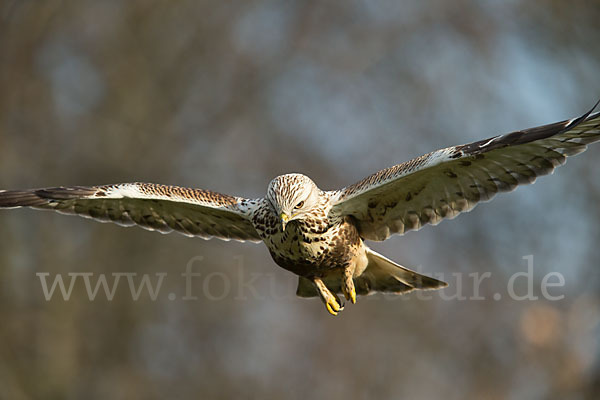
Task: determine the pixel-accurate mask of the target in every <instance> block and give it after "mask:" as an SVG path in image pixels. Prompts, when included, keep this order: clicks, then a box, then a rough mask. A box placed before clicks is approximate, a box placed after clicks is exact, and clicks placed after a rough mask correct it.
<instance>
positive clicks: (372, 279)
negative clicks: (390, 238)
mask: <svg viewBox="0 0 600 400" xmlns="http://www.w3.org/2000/svg"><path fill="white" fill-rule="evenodd" d="M367 259H368V260H369V264H368V265H367V268H366V269H365V271H364V272H363V273H362V274H361V275H360V276H358V277H356V278H355V285H356V292H357V293H358V294H362V295H365V294H369V293H372V292H383V293H396V294H401V293H406V292H410V291H411V290H414V289H421V290H429V289H441V288H444V287H446V286H448V284H447V283H446V282H442V281H440V280H437V279H435V278H431V277H429V276H426V275H422V274H419V273H418V272H415V271H413V270H410V269H408V268H406V267H403V266H402V265H399V264H396V263H395V262H393V261H392V260H390V259H388V258H386V257H384V256H382V255H381V254H379V253H376V252H375V251H373V250H371V249H369V248H368V247H367Z"/></svg>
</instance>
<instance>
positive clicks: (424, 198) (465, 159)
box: [331, 102, 600, 240]
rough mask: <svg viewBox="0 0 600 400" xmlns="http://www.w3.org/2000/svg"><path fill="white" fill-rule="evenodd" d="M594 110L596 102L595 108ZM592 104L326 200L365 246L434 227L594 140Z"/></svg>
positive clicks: (596, 118)
mask: <svg viewBox="0 0 600 400" xmlns="http://www.w3.org/2000/svg"><path fill="white" fill-rule="evenodd" d="M599 103H600V102H599ZM596 106H598V103H597V104H596V105H595V106H594V108H592V110H590V111H589V112H587V113H586V114H584V115H583V116H581V117H579V118H573V119H571V120H567V121H562V122H557V123H554V124H549V125H544V126H540V127H536V128H531V129H526V130H523V131H517V132H512V133H509V134H506V135H502V136H494V137H492V138H489V139H485V140H480V141H477V142H474V143H469V144H465V145H461V146H454V147H449V148H446V149H441V150H438V151H435V152H433V153H429V154H425V155H423V156H421V157H417V158H415V159H413V160H411V161H408V162H405V163H403V164H399V165H395V166H393V167H390V168H386V169H384V170H381V171H379V172H377V173H375V174H373V175H370V176H368V177H367V178H365V179H363V180H362V181H359V182H357V183H355V184H353V185H350V186H347V187H345V188H343V189H341V190H339V191H337V192H336V193H334V195H333V199H334V200H333V201H334V205H333V207H332V209H331V213H332V214H334V215H351V216H352V217H354V218H355V219H356V221H357V225H358V228H359V232H360V234H361V236H362V237H363V238H365V239H370V240H384V239H386V238H387V237H389V236H390V235H391V234H394V233H398V234H404V233H405V232H408V231H410V230H417V229H420V228H421V227H422V226H424V225H427V224H431V225H435V224H438V223H439V222H440V221H442V220H443V219H451V218H454V217H455V216H457V215H458V214H460V213H461V212H466V211H469V210H471V209H472V208H473V207H475V205H477V204H478V203H480V202H485V201H489V200H491V199H492V198H493V197H494V196H495V195H496V194H497V193H500V192H509V191H512V190H514V189H515V188H516V187H517V186H519V185H523V184H530V183H534V182H535V180H536V178H537V177H538V176H542V175H546V174H550V173H552V172H553V171H554V169H555V168H556V167H558V166H560V165H562V164H564V163H565V161H566V158H567V157H569V156H573V155H576V154H579V153H581V152H583V151H585V150H586V147H587V145H588V144H590V143H593V142H596V141H598V140H600V112H596V113H593V110H594V109H595V108H596Z"/></svg>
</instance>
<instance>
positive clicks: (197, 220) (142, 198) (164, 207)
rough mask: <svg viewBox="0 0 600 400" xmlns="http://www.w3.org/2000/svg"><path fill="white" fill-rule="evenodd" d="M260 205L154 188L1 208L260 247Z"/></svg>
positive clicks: (12, 200)
mask: <svg viewBox="0 0 600 400" xmlns="http://www.w3.org/2000/svg"><path fill="white" fill-rule="evenodd" d="M255 204H256V201H254V200H248V199H243V198H240V197H234V196H228V195H224V194H220V193H215V192H210V191H207V190H201V189H188V188H181V187H176V186H165V185H157V184H151V183H123V184H116V185H106V186H93V187H57V188H46V189H33V190H8V191H0V208H14V207H32V208H37V209H46V210H54V211H58V212H60V213H64V214H77V215H81V216H83V217H87V218H93V219H95V220H98V221H101V222H114V223H116V224H119V225H122V226H133V225H138V226H141V227H142V228H145V229H149V230H157V231H160V232H162V233H169V232H172V231H177V232H180V233H183V234H185V235H188V236H199V237H201V238H204V239H209V238H211V237H217V238H220V239H224V240H229V239H236V240H241V241H244V240H249V241H255V242H259V241H260V238H259V236H258V233H257V232H256V230H255V229H254V227H253V225H252V222H251V221H250V216H251V212H252V209H253V207H254V205H255Z"/></svg>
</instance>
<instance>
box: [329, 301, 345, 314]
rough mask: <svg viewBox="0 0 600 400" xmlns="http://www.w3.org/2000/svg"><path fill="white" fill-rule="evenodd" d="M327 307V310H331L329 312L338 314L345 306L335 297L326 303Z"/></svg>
mask: <svg viewBox="0 0 600 400" xmlns="http://www.w3.org/2000/svg"><path fill="white" fill-rule="evenodd" d="M325 307H327V311H329V314H331V315H338V313H339V312H340V311H342V310H343V309H344V306H342V305H340V304H339V303H338V302H337V299H336V298H335V297H334V298H332V299H331V301H328V302H327V303H325Z"/></svg>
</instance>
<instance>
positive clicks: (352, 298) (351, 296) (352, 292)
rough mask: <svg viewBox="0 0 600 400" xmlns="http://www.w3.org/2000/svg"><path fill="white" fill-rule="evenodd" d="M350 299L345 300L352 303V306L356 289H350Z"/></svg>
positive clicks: (354, 302)
mask: <svg viewBox="0 0 600 400" xmlns="http://www.w3.org/2000/svg"><path fill="white" fill-rule="evenodd" d="M349 297H350V298H349V299H347V300H350V301H351V302H352V304H356V289H354V287H353V288H352V290H351V291H350V296H349Z"/></svg>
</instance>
